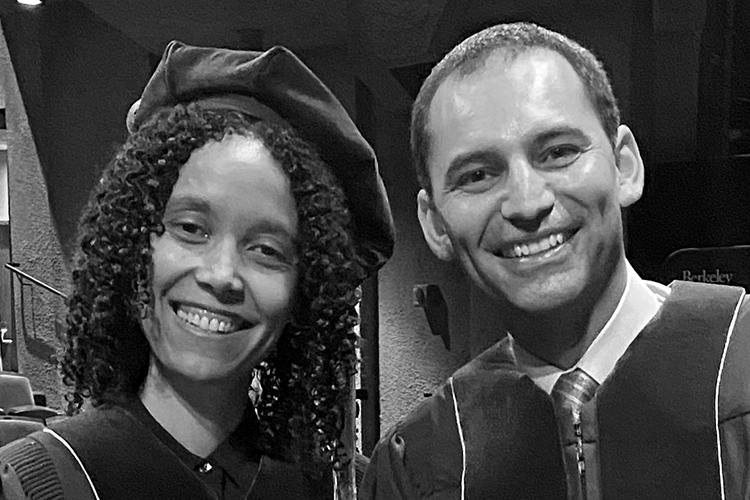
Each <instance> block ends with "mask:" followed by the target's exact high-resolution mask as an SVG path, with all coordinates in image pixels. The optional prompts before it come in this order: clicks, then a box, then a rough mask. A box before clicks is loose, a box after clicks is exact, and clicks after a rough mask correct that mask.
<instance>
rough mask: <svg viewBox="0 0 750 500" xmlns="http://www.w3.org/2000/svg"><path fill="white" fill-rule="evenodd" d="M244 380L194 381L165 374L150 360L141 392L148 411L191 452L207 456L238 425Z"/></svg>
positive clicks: (245, 401) (244, 403) (242, 409)
mask: <svg viewBox="0 0 750 500" xmlns="http://www.w3.org/2000/svg"><path fill="white" fill-rule="evenodd" d="M247 387H248V383H247V381H245V382H244V385H243V382H242V381H237V383H236V384H228V383H227V382H226V381H221V382H218V383H208V382H201V383H198V382H195V381H192V380H186V379H184V378H183V377H180V376H178V375H174V374H169V375H165V369H164V367H160V366H159V365H158V362H154V361H153V360H152V362H151V365H150V367H149V373H148V376H147V377H146V381H145V383H144V386H143V390H142V391H141V401H142V402H143V405H144V406H145V407H146V409H147V410H148V412H149V413H150V414H151V416H153V417H154V419H155V420H156V421H157V422H159V424H160V425H161V426H162V427H163V428H164V429H165V430H166V431H167V432H169V433H170V434H171V435H172V437H174V438H175V439H176V440H177V441H178V442H179V443H180V444H182V445H183V446H184V447H185V448H187V449H188V450H189V451H190V452H191V453H193V454H194V455H198V456H200V457H207V456H208V455H210V454H211V453H212V452H213V451H214V450H215V449H216V448H217V447H218V446H219V445H220V444H221V443H222V442H223V441H224V440H225V439H226V438H227V437H228V436H229V435H230V434H231V433H232V431H234V429H235V428H236V427H237V425H239V423H240V421H241V420H242V416H243V415H244V412H245V408H246V406H247V404H248V396H247Z"/></svg>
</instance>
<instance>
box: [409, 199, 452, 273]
mask: <svg viewBox="0 0 750 500" xmlns="http://www.w3.org/2000/svg"><path fill="white" fill-rule="evenodd" d="M417 215H418V216H419V223H420V224H421V226H422V232H423V233H424V239H425V240H426V241H427V245H429V247H430V250H432V253H434V254H435V255H437V257H438V258H439V259H441V260H451V259H453V243H451V240H450V238H449V237H448V232H447V231H446V228H445V222H443V218H442V217H441V216H440V213H439V212H438V211H437V209H436V208H435V204H434V203H433V202H432V199H431V198H430V195H429V194H427V191H425V190H424V189H422V190H420V191H419V194H418V195H417Z"/></svg>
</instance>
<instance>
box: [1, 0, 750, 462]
mask: <svg viewBox="0 0 750 500" xmlns="http://www.w3.org/2000/svg"><path fill="white" fill-rule="evenodd" d="M747 4H748V2H740V1H738V0H717V1H711V2H708V1H707V0H691V1H682V0H624V1H621V2H604V1H594V0H574V1H568V2H560V1H558V0H535V1H527V0H507V1H500V2H485V1H480V0H463V1H455V0H412V1H410V2H402V1H397V0H330V1H325V0H305V1H292V0H275V1H271V0H263V1H254V2H249V1H244V0H230V1H227V2H221V3H216V4H214V3H212V2H203V1H201V0H186V1H180V2H177V1H153V0H148V1H147V0H131V1H128V2H123V1H121V0H77V1H76V0H47V2H46V3H45V4H44V5H43V6H41V7H39V8H36V9H29V8H23V7H20V6H18V5H17V4H16V3H15V2H13V1H11V0H0V22H1V25H2V29H3V31H4V39H3V40H0V56H2V58H0V63H1V64H2V66H0V69H1V70H2V71H3V74H4V75H5V76H4V82H5V84H4V85H5V86H4V93H5V102H6V108H7V118H8V132H7V142H8V163H9V175H10V189H11V243H12V251H13V259H14V260H15V261H17V262H19V263H20V264H21V265H22V266H23V267H25V268H27V269H28V270H30V271H32V273H33V274H35V275H37V276H38V277H41V278H43V279H45V280H46V281H48V282H51V283H52V284H54V285H56V286H58V287H59V288H62V289H63V290H65V289H66V288H67V286H68V268H69V266H68V262H69V259H70V257H71V249H72V248H73V241H74V233H75V228H76V220H77V217H78V213H79V211H80V208H81V207H82V206H83V203H84V202H85V199H86V193H87V192H88V190H89V189H90V187H91V186H92V185H93V184H94V183H95V182H96V180H97V175H98V173H99V171H100V170H101V168H102V166H103V165H104V163H105V162H106V161H107V159H108V158H109V156H110V155H111V153H112V151H113V149H114V147H115V145H116V144H118V143H120V142H121V141H122V140H123V139H124V138H125V134H126V131H125V127H124V118H125V114H126V112H127V109H128V107H129V106H130V104H131V103H132V102H133V101H134V100H135V99H137V97H138V95H139V94H140V90H141V89H142V87H143V85H145V82H146V80H147V78H148V76H149V75H150V71H151V69H152V68H153V66H154V64H155V62H156V60H157V59H158V57H159V55H160V54H161V51H162V49H163V47H164V46H165V45H166V43H167V42H168V41H169V40H170V39H172V38H177V39H180V40H183V41H185V42H187V43H196V44H206V45H217V46H229V47H234V48H246V49H260V48H267V47H269V46H271V45H273V44H276V43H281V44H284V45H287V46H289V47H290V48H291V49H292V50H294V51H295V52H297V53H298V54H299V55H300V56H301V58H302V59H303V60H304V61H305V62H307V63H308V64H309V65H310V66H311V67H312V69H313V70H314V71H316V72H317V73H318V74H319V75H320V76H321V78H322V79H323V80H324V81H325V82H326V83H328V84H329V85H330V86H331V87H332V89H333V90H334V92H335V93H336V94H337V95H339V96H340V97H341V99H342V101H343V102H344V105H345V106H346V107H347V109H348V110H349V111H350V112H351V113H352V114H353V115H355V116H356V119H357V121H358V123H359V124H360V125H362V127H363V130H364V132H365V135H366V136H367V138H368V139H369V140H371V142H372V143H373V145H374V147H375V149H376V151H377V152H378V155H379V158H380V163H381V169H382V173H383V177H384V180H385V183H386V187H387V189H388V192H389V195H390V198H391V202H392V204H393V210H394V217H395V221H396V226H397V247H396V254H395V255H394V258H393V260H392V261H391V262H390V263H389V264H388V265H387V266H386V267H385V268H384V269H383V270H382V271H381V273H380V275H379V278H378V283H377V284H378V285H379V286H378V287H377V288H378V289H379V290H378V291H379V300H378V301H377V303H375V304H370V309H368V311H369V313H368V314H370V313H371V314H372V315H373V316H372V318H374V319H373V321H371V322H370V323H369V326H368V328H369V330H368V331H367V336H368V337H367V339H366V342H365V346H368V347H367V349H368V350H367V352H366V353H365V354H366V359H365V363H363V370H365V372H367V373H369V374H371V375H372V374H375V377H376V379H377V382H378V383H377V384H374V385H372V386H371V388H370V398H369V399H368V400H367V401H363V402H362V403H363V411H364V412H365V413H366V414H368V415H370V416H371V417H372V418H371V419H370V420H369V423H368V424H367V425H368V426H369V429H370V430H369V431H368V432H369V436H370V437H369V438H368V439H369V440H370V445H371V444H372V439H374V437H377V435H378V434H379V431H380V429H381V428H385V427H388V426H390V425H391V424H393V423H394V422H395V421H397V420H398V419H399V418H400V417H401V416H402V415H404V414H405V413H406V412H408V411H409V410H410V409H411V408H412V407H413V406H414V405H416V404H417V403H418V402H419V401H420V400H421V398H423V397H424V394H425V393H430V392H431V391H432V390H433V389H434V387H435V386H436V385H437V384H439V383H440V382H441V381H442V380H444V379H445V378H446V377H447V376H448V375H449V374H450V373H451V372H452V371H454V370H455V369H456V368H457V367H459V366H460V365H461V364H463V363H464V362H466V361H467V360H468V359H469V358H470V357H471V356H472V355H474V354H476V353H477V352H479V351H480V350H481V349H483V348H484V347H486V346H487V345H488V344H489V343H491V342H493V341H494V340H495V339H497V338H499V337H500V336H501V335H502V334H503V332H499V331H497V329H496V328H495V327H494V325H495V324H496V319H497V317H498V316H499V315H501V314H502V311H498V310H496V308H494V307H493V306H492V304H491V303H489V302H488V301H487V299H486V298H484V297H483V296H482V295H481V293H480V292H478V291H477V290H475V289H474V288H473V287H472V286H471V285H470V284H469V283H468V281H467V280H465V279H464V278H463V276H462V275H461V273H460V271H459V270H457V269H456V268H455V267H454V266H452V265H450V264H445V263H442V262H439V261H438V260H437V259H435V258H434V257H433V256H432V255H431V253H430V252H429V250H428V249H427V247H426V245H425V244H424V242H423V240H422V235H421V230H420V228H419V226H418V223H417V220H416V215H415V207H416V202H415V195H416V192H417V189H418V188H417V184H416V181H415V179H414V177H413V174H412V170H411V165H410V161H409V151H408V124H409V106H410V103H411V99H412V97H413V96H414V95H415V93H416V90H417V89H418V87H419V84H420V82H421V80H422V79H423V78H424V76H425V75H426V74H427V72H428V71H429V68H430V67H431V66H432V65H433V64H434V63H435V62H436V61H437V60H439V59H440V58H441V57H442V55H443V54H444V53H445V52H446V51H448V50H449V49H450V48H451V47H452V46H453V45H455V44H456V43H457V42H458V41H460V40H461V39H462V38H464V37H465V36H467V35H469V34H471V33H473V32H475V31H476V30H478V29H481V28H483V27H485V26H489V25H491V24H494V23H496V22H500V21H511V20H530V21H535V22H538V23H541V24H544V25H546V26H548V27H550V28H553V29H556V30H559V31H562V32H563V33H566V34H568V35H570V36H571V37H573V38H575V39H577V40H578V41H580V42H581V43H582V44H584V45H586V46H588V47H590V48H591V49H593V51H594V52H595V53H596V54H598V55H599V56H600V58H601V59H602V60H603V61H604V64H605V66H606V68H607V69H608V70H609V71H610V73H611V76H612V81H613V86H614V89H615V93H616V95H617V96H618V97H619V100H620V105H621V108H622V111H623V119H624V122H626V123H628V124H629V125H631V128H633V130H634V132H635V135H636V137H637V138H638V140H639V143H640V145H641V150H642V152H643V155H644V157H645V159H646V162H647V185H646V192H645V195H644V199H643V200H642V201H641V202H639V204H637V205H636V207H634V208H633V209H632V210H631V211H630V212H629V213H628V214H627V223H628V224H627V231H628V253H629V256H630V258H631V261H632V262H633V265H634V266H635V268H636V269H637V270H638V271H639V272H641V273H642V274H643V275H644V277H647V278H651V279H658V278H659V277H660V266H661V262H662V261H663V260H664V258H665V257H666V256H667V255H668V254H669V253H670V252H672V251H674V250H677V249H678V248H682V247H686V246H711V245H727V244H739V243H748V242H749V240H750V237H748V229H749V228H750V224H749V223H750V221H749V220H748V218H749V217H750V215H748V210H747V209H746V207H747V206H748V201H750V194H748V189H747V186H748V182H747V181H748V180H750V179H748V178H747V177H748V172H750V168H748V164H747V161H748V160H747V157H746V156H743V154H744V153H748V152H750V149H748V148H747V147H746V146H747V143H748V140H747V138H748V135H747V134H748V130H749V129H750V125H749V124H748V106H747V103H748V102H750V100H748V99H750V92H749V91H748V84H747V83H746V82H749V81H750V78H748V77H749V76H750V75H748V64H747V62H746V61H745V60H746V59H747V58H746V57H744V55H746V54H747V53H748V49H749V48H750V47H748V37H747V33H748V27H749V26H750V12H748V11H749V7H748V5H747ZM3 41H4V42H5V43H2V42H3ZM743 148H744V149H743ZM732 155H734V156H732ZM419 284H438V285H439V286H440V287H441V288H442V290H443V293H444V295H445V298H446V300H447V303H448V304H449V307H448V309H449V315H450V350H448V349H446V347H445V346H444V343H443V341H442V339H440V338H439V337H436V336H434V335H432V333H431V331H430V328H429V326H428V324H427V321H426V319H425V316H424V311H423V310H422V309H419V308H415V307H414V305H413V303H412V291H413V288H414V286H415V285H419ZM369 296H370V297H374V295H372V294H370V295H369ZM15 300H16V308H15V314H16V321H15V325H14V326H15V328H14V334H15V335H16V337H17V339H18V344H17V348H18V367H19V368H20V369H21V371H23V372H25V373H27V374H30V375H31V376H32V378H33V380H34V382H35V384H36V386H37V387H38V388H39V389H40V390H44V391H45V392H47V393H48V394H50V395H54V394H58V393H59V381H58V380H57V378H56V374H55V371H54V359H53V355H54V352H55V351H56V350H57V349H58V348H59V334H60V324H61V323H60V319H61V317H62V315H63V313H64V307H63V305H62V303H61V301H60V299H58V298H57V297H54V296H49V295H48V294H45V292H43V291H39V290H35V291H33V292H31V291H30V290H29V289H28V287H24V288H21V287H20V286H19V285H18V283H16V287H15ZM22 306H23V308H22ZM373 306H376V307H374V308H373ZM373 347H375V348H374V349H373ZM51 400H52V402H53V403H54V400H55V397H52V398H51ZM368 446H369V445H367V443H366V446H365V451H367V447H368Z"/></svg>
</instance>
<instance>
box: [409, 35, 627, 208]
mask: <svg viewBox="0 0 750 500" xmlns="http://www.w3.org/2000/svg"><path fill="white" fill-rule="evenodd" d="M534 48H543V49H549V50H553V51H555V52H557V53H558V54H560V55H562V56H563V57H565V59H567V61H568V62H569V63H570V65H571V66H573V69H574V70H575V72H576V73H577V74H578V76H579V78H580V79H581V81H582V82H583V85H584V88H585V91H586V95H587V96H588V98H589V101H590V102H591V104H592V105H593V107H594V110H595V111H596V113H597V115H598V116H599V121H600V122H601V124H602V127H603V128H604V131H605V132H606V134H607V137H609V139H610V142H611V143H612V145H613V146H614V143H615V139H616V137H617V127H618V126H619V125H620V110H619V108H618V107H617V101H616V100H615V96H614V94H613V93H612V86H611V85H610V82H609V78H608V77H607V73H606V72H605V71H604V68H603V66H602V63H601V62H600V61H599V60H598V59H597V58H596V57H595V56H594V54H592V53H591V51H589V50H588V49H585V48H584V47H582V46H581V45H579V44H578V43H576V42H574V41H573V40H571V39H570V38H567V37H566V36H563V35H561V34H559V33H556V32H554V31H550V30H548V29H545V28H542V27H541V26H537V25H536V24H532V23H520V22H519V23H511V24H498V25H495V26H492V27H489V28H486V29H484V30H482V31H480V32H479V33H476V34H474V35H472V36H470V37H469V38H467V39H465V40H464V41H463V42H461V43H460V44H458V45H457V46H456V47H454V48H453V50H451V51H450V52H449V53H448V55H446V56H445V57H444V58H443V60H442V61H440V62H439V63H438V64H437V65H436V66H435V67H434V68H433V69H432V71H431V72H430V75H429V76H428V77H427V79H426V80H425V81H424V83H423V84H422V88H421V89H420V91H419V94H418V95H417V99H416V100H415V102H414V107H413V109H412V120H411V150H412V157H413V160H414V166H415V168H416V171H417V178H418V179H419V183H420V185H421V186H422V188H424V189H425V190H427V192H428V193H430V194H432V188H431V185H430V172H429V167H428V165H427V162H428V160H429V156H430V146H431V144H430V141H431V137H430V133H429V131H428V128H427V127H428V125H429V123H428V115H429V110H430V104H431V103H432V99H433V98H434V97H435V93H436V92H437V90H438V88H439V87H440V85H441V84H442V83H443V82H444V81H445V80H446V79H447V78H448V77H449V76H451V75H452V74H454V73H457V74H458V75H459V76H467V75H470V74H472V73H474V72H475V71H477V70H478V69H480V68H481V67H482V66H483V64H484V62H485V61H486V60H487V58H489V56H491V55H492V54H494V53H496V52H498V51H501V50H503V51H506V52H507V54H508V55H509V57H510V58H515V56H517V55H518V54H520V53H522V52H525V51H527V50H529V49H534Z"/></svg>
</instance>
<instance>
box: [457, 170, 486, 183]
mask: <svg viewBox="0 0 750 500" xmlns="http://www.w3.org/2000/svg"><path fill="white" fill-rule="evenodd" d="M485 179H487V171H486V170H484V169H477V170H472V171H471V172H467V173H465V174H464V175H462V176H461V177H459V179H458V183H457V184H458V185H459V186H466V185H468V184H475V183H477V182H482V181H484V180H485Z"/></svg>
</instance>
